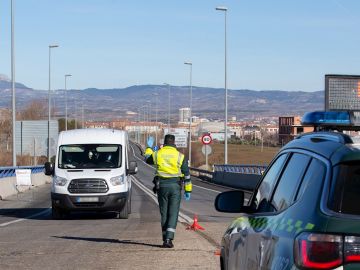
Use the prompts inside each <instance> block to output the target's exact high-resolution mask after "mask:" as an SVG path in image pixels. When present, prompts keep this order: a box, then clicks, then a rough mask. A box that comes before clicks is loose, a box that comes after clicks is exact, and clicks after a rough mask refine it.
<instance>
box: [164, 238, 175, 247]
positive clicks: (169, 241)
mask: <svg viewBox="0 0 360 270" xmlns="http://www.w3.org/2000/svg"><path fill="white" fill-rule="evenodd" d="M173 247H174V244H173V243H172V241H171V239H165V241H164V243H163V248H173Z"/></svg>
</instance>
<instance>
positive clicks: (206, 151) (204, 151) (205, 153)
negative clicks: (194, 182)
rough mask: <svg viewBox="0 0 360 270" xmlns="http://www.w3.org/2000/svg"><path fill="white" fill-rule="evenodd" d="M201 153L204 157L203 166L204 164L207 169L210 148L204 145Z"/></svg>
mask: <svg viewBox="0 0 360 270" xmlns="http://www.w3.org/2000/svg"><path fill="white" fill-rule="evenodd" d="M201 152H202V153H203V154H204V155H205V164H206V168H208V156H209V155H210V154H211V152H212V148H211V146H210V145H207V144H205V145H203V147H202V148H201Z"/></svg>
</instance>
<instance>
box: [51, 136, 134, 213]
mask: <svg viewBox="0 0 360 270" xmlns="http://www.w3.org/2000/svg"><path fill="white" fill-rule="evenodd" d="M128 152H129V142H128V136H127V133H126V132H125V131H121V130H113V129H77V130H70V131H63V132H61V133H60V135H59V140H58V146H57V154H56V158H55V164H54V163H49V162H47V163H46V164H45V174H46V175H52V176H53V181H52V187H51V201H52V216H53V218H55V219H60V218H63V217H64V216H65V215H66V214H68V213H69V212H71V211H84V210H91V211H115V212H117V213H118V217H119V218H128V215H129V214H130V212H131V178H130V177H129V175H130V174H135V173H136V172H137V164H136V162H135V161H129V155H128Z"/></svg>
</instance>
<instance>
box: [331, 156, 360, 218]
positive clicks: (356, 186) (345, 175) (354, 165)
mask: <svg viewBox="0 0 360 270" xmlns="http://www.w3.org/2000/svg"><path fill="white" fill-rule="evenodd" d="M359 194H360V161H352V162H347V163H342V164H340V165H337V166H335V167H334V174H333V181H332V189H331V193H330V197H329V208H330V209H332V210H334V211H336V212H339V213H343V214H350V215H360V203H359V201H360V197H359Z"/></svg>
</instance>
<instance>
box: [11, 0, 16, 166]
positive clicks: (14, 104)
mask: <svg viewBox="0 0 360 270" xmlns="http://www.w3.org/2000/svg"><path fill="white" fill-rule="evenodd" d="M14 46H15V42H14V5H13V0H11V90H12V163H13V166H14V167H15V166H16V141H15V140H16V136H15V132H16V103H15V49H14Z"/></svg>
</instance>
